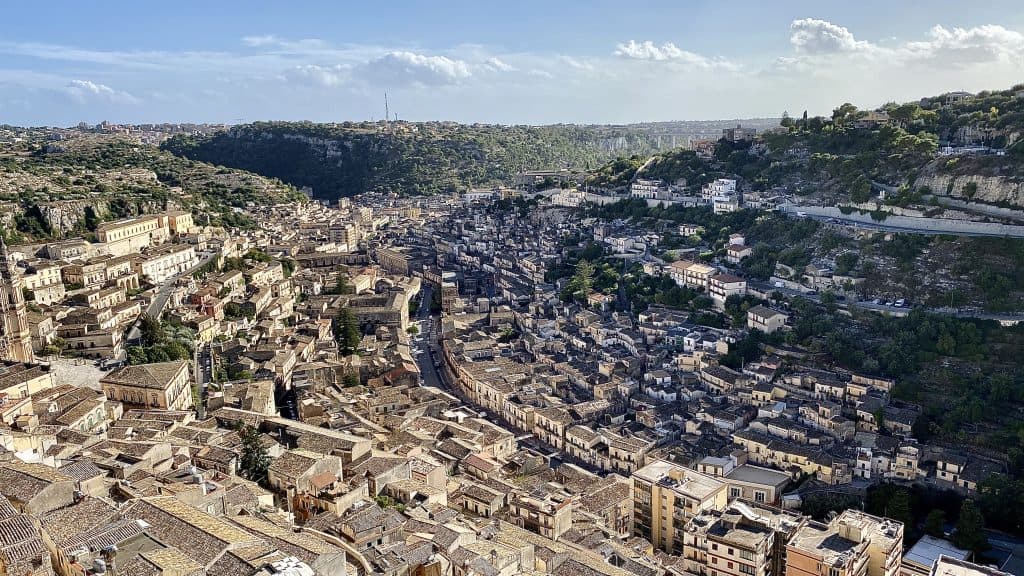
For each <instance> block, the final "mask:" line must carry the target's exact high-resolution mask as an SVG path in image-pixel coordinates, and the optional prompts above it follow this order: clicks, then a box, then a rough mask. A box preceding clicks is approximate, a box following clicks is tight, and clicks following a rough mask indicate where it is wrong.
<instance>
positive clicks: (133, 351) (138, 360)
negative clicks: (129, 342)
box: [128, 346, 149, 365]
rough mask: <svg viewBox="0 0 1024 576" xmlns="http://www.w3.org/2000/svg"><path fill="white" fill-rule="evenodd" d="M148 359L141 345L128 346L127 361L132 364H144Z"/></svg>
mask: <svg viewBox="0 0 1024 576" xmlns="http://www.w3.org/2000/svg"><path fill="white" fill-rule="evenodd" d="M148 361H149V359H148V357H147V356H146V349H145V348H143V347H142V346H132V347H130V348H128V363H129V364H132V365H135V364H145V363H146V362H148Z"/></svg>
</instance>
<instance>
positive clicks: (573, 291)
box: [562, 260, 597, 301]
mask: <svg viewBox="0 0 1024 576" xmlns="http://www.w3.org/2000/svg"><path fill="white" fill-rule="evenodd" d="M596 272H597V268H596V267H595V266H594V264H593V263H592V262H590V260H580V261H579V263H578V264H576V272H575V274H573V276H572V278H571V279H570V280H569V282H568V283H567V284H566V285H565V289H563V290H562V299H563V300H565V301H571V300H576V299H585V298H586V297H587V295H588V294H590V287H591V286H592V284H593V281H594V274H595V273H596Z"/></svg>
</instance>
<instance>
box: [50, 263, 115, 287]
mask: <svg viewBox="0 0 1024 576" xmlns="http://www.w3.org/2000/svg"><path fill="white" fill-rule="evenodd" d="M61 276H62V277H63V279H64V283H65V284H77V285H81V286H84V287H86V288H95V287H97V286H102V285H103V283H104V282H106V281H107V264H106V262H104V261H103V260H102V259H100V260H87V261H85V262H78V263H74V264H68V265H67V266H65V267H63V268H62V269H61Z"/></svg>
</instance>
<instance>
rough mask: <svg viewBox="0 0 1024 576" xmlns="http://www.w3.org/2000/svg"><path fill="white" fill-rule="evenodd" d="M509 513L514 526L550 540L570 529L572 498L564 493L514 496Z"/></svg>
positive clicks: (556, 538)
mask: <svg viewBox="0 0 1024 576" xmlns="http://www.w3.org/2000/svg"><path fill="white" fill-rule="evenodd" d="M509 511H510V513H511V517H512V522H513V523H514V524H515V525H516V526H519V527H520V528H525V529H526V530H529V531H531V532H536V533H537V534H540V535H541V536H544V537H546V538H551V539H552V540H558V539H559V538H560V537H561V536H562V534H565V533H566V532H568V531H569V529H570V528H572V511H573V505H572V498H571V497H570V496H569V495H568V494H566V493H564V492H548V493H546V494H536V495H535V494H532V493H531V494H518V495H515V496H513V497H512V498H511V501H510V502H509Z"/></svg>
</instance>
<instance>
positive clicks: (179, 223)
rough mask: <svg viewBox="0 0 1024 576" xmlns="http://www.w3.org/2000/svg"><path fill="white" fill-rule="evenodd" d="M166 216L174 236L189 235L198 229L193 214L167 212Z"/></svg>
mask: <svg viewBox="0 0 1024 576" xmlns="http://www.w3.org/2000/svg"><path fill="white" fill-rule="evenodd" d="M164 216H166V217H167V227H168V228H170V229H171V233H172V234H188V233H190V232H192V230H193V229H194V228H195V227H196V226H195V223H194V222H193V221H192V213H191V212H186V211H184V210H172V211H170V212H165V213H164Z"/></svg>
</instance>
